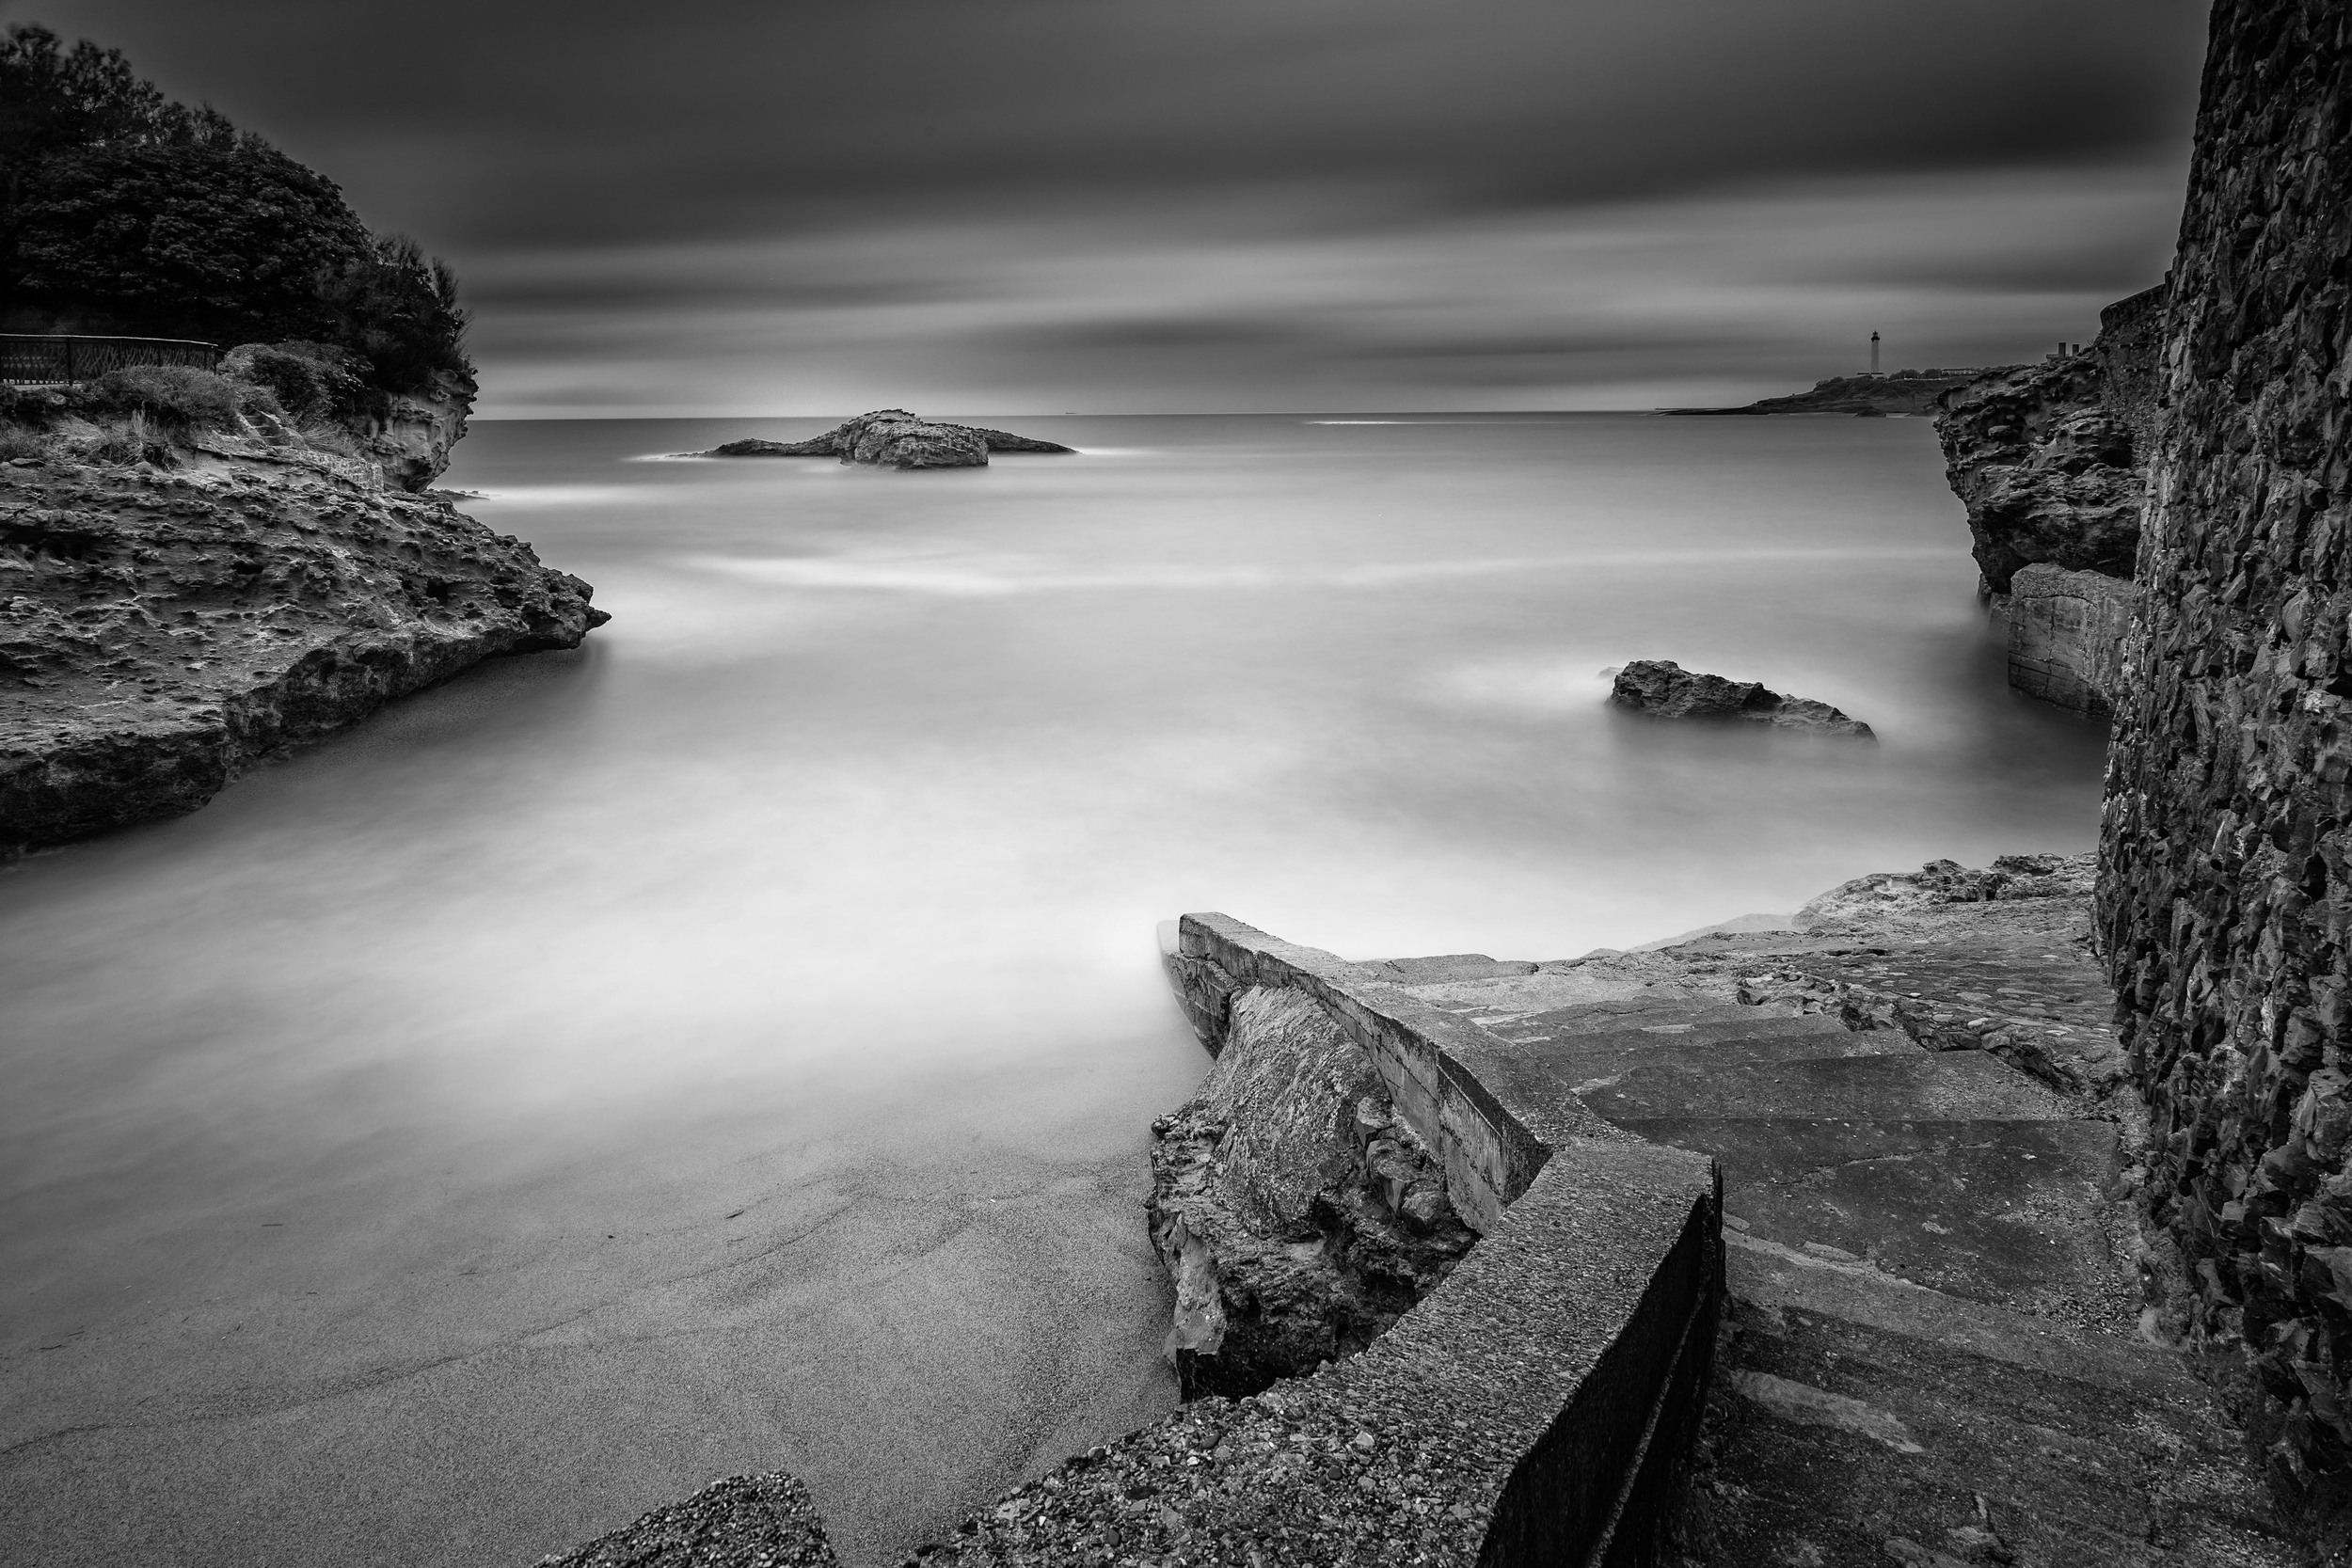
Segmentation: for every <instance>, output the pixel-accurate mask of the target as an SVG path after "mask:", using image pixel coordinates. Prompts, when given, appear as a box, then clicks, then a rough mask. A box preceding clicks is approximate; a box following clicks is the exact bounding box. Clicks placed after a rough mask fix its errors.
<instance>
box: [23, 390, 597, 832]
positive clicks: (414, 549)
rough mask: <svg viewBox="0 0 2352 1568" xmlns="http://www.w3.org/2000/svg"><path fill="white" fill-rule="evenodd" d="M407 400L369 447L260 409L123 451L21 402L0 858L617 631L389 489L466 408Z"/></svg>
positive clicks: (416, 472) (427, 507) (434, 456)
mask: <svg viewBox="0 0 2352 1568" xmlns="http://www.w3.org/2000/svg"><path fill="white" fill-rule="evenodd" d="M212 379H213V380H215V381H224V380H225V378H219V377H215V378H212ZM19 401H20V404H21V403H22V402H23V400H21V399H20V400H19ZM409 401H410V402H411V403H414V404H416V407H414V408H412V409H409V410H408V411H407V414H406V415H405V416H403V417H402V419H400V420H395V421H393V422H389V423H384V424H382V425H381V427H380V428H373V429H370V430H367V431H364V432H361V433H359V434H360V435H361V436H365V437H366V440H367V442H369V443H372V444H362V445H358V446H356V447H355V446H354V444H353V442H352V440H351V439H350V438H349V435H348V433H343V432H330V433H328V437H327V438H326V440H325V441H324V442H323V443H321V442H313V441H310V440H307V439H305V438H303V436H301V434H300V433H298V432H296V431H294V430H293V429H291V428H289V427H288V425H287V424H286V422H285V421H284V420H282V419H281V418H279V417H278V415H277V414H275V413H274V412H270V411H267V410H259V411H257V413H258V417H257V414H256V413H247V412H243V411H234V412H228V413H224V414H222V415H221V416H219V417H218V418H217V419H215V420H213V421H211V422H209V423H206V424H204V425H202V426H200V427H191V426H181V427H176V428H175V427H174V426H172V425H170V424H167V423H163V422H160V421H159V422H157V423H154V424H144V423H142V422H140V421H133V423H132V426H129V427H126V428H137V429H139V430H140V431H141V432H142V434H141V436H140V437H139V439H138V440H137V441H136V442H135V443H134V449H135V450H126V451H115V450H114V448H116V447H119V446H120V445H121V435H120V433H119V432H117V433H114V434H111V435H110V434H108V433H107V432H105V431H104V430H102V429H100V428H98V427H96V426H93V425H91V424H90V423H89V422H88V421H87V420H83V419H79V418H78V417H77V416H76V415H75V414H74V413H73V412H72V410H71V409H70V408H68V409H66V410H63V411H58V410H56V409H55V408H53V407H51V406H50V405H48V404H42V403H40V402H35V403H34V404H32V417H33V418H34V419H36V420H38V419H40V416H41V415H42V414H43V413H47V414H48V417H49V418H48V426H47V428H46V429H44V428H43V427H42V426H41V425H40V424H38V423H36V424H33V425H31V426H30V427H29V429H30V430H31V431H32V432H33V433H34V434H32V435H29V436H26V435H20V436H19V437H18V445H19V448H20V450H22V449H23V448H24V447H28V446H29V447H31V448H32V449H33V454H31V455H24V456H18V457H13V458H10V459H8V460H7V461H6V462H0V692H4V693H5V702H4V703H0V858H6V857H8V856H13V855H19V854H22V853H24V852H25V851H26V850H28V849H34V848H40V847H44V846H48V845H54V844H60V843H64V842H67V841H69V840H72V839H76V838H82V837H87V835H89V834H92V833H97V832H104V831H106V830H108V829H111V828H119V827H122V826H126V825H128V824H130V823H134V822H140V821H146V820H149V819H151V818H155V817H161V816H178V815H181V814H183V813H185V812H190V811H194V810H196V809H197V808H199V807H200V806H202V805H203V804H204V803H205V802H206V801H207V800H211V799H212V798H213V797H214V796H215V795H216V794H218V793H219V792H220V791H221V790H222V789H223V788H225V787H227V786H228V784H230V782H232V781H233V780H234V779H235V778H236V777H237V776H238V775H239V774H240V773H241V772H243V771H245V770H246V769H247V768H251V767H253V766H254V765H255V764H256V763H258V762H261V761H262V760H264V759H266V758H268V757H271V756H273V755H277V754H278V753H280V752H284V751H285V750H287V749H288V748H290V747H293V746H296V745H299V744H301V743H302V742H304V741H308V740H313V739H316V738H318V737H319V736H325V735H327V734H329V733H331V732H333V731H335V730H338V729H342V728H343V727H345V726H347V725H350V724H352V723H355V722H357V721H359V720H361V719H364V718H366V717H367V716H368V715H369V714H371V713H373V712H374V711H376V709H378V708H380V707H382V706H383V705H385V704H386V703H388V702H389V701H391V700H392V699H394V698H396V697H399V696H402V695H405V694H406V693H408V692H412V691H416V690H419V689H422V688H424V687H427V686H431V685H434V684H435V683H437V682H439V681H443V680H447V679H448V678H449V677H451V676H452V675H454V674H456V673H459V672H460V671H463V670H465V669H467V668H469V666H471V665H474V664H477V663H479V662H481V661H482V660H483V659H485V658H490V657H497V656H500V655H503V654H523V653H532V652H538V651H541V650H548V649H562V648H574V647H578V646H579V645H580V640H581V638H583V637H584V636H586V635H587V633H588V632H589V630H590V629H592V628H593V627H595V626H600V625H602V624H603V623H604V622H605V620H607V619H608V617H607V615H606V614H605V612H604V611H603V610H597V609H596V608H595V607H594V606H593V605H592V604H591V603H590V602H589V600H590V595H591V592H592V591H591V590H590V588H589V586H588V584H586V583H584V582H582V581H580V579H579V578H575V577H572V576H570V575H569V574H567V573H564V572H559V571H556V570H553V569H552V568H549V567H548V566H546V565H543V564H542V563H541V562H540V561H539V559H538V557H537V556H536V555H535V554H533V553H532V548H531V546H529V545H526V544H524V543H523V542H522V541H521V540H519V539H516V538H513V537H511V536H507V535H502V534H499V533H495V532H493V531H490V530H489V529H487V528H485V527H484V526H483V525H481V524H480V523H478V522H475V521H474V520H473V519H472V518H470V517H469V516H467V515H465V514H464V513H462V512H459V511H457V510H456V509H455V508H454V507H453V505H451V504H450V500H449V499H448V498H446V497H442V496H438V495H435V494H432V493H430V492H426V493H421V494H420V493H414V491H413V490H412V489H411V488H408V487H404V486H415V487H421V486H422V485H423V484H425V483H430V482H431V481H432V480H433V479H435V478H437V477H438V476H439V474H440V472H441V470H442V467H443V466H444V465H445V464H446V462H447V459H448V451H449V446H450V444H451V442H452V441H453V439H454V437H455V434H457V433H462V431H463V427H464V417H465V407H464V402H463V400H462V398H460V397H457V396H456V395H455V389H453V397H452V399H451V400H449V401H446V402H440V403H430V404H428V403H427V402H425V401H422V400H413V399H412V400H409ZM17 411H18V413H19V416H20V418H23V417H24V409H23V408H22V407H21V406H20V407H19V409H18V410H17ZM27 428H28V427H26V426H20V427H19V429H20V431H24V430H25V429H27ZM354 451H361V452H367V453H370V454H372V455H373V456H374V457H380V458H387V459H389V460H391V463H392V469H391V472H390V474H389V476H388V472H387V468H386V467H385V465H384V464H383V463H380V462H376V461H372V460H370V458H369V457H367V456H356V455H354Z"/></svg>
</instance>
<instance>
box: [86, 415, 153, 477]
mask: <svg viewBox="0 0 2352 1568" xmlns="http://www.w3.org/2000/svg"><path fill="white" fill-rule="evenodd" d="M83 455H84V456H86V457H87V458H88V459H89V460H90V461H91V462H93V463H119V464H125V465H128V464H132V463H140V462H146V463H152V464H154V465H155V466H156V467H159V468H167V467H170V466H171V463H172V456H171V448H170V447H169V446H167V445H166V444H165V443H164V442H162V441H159V440H157V439H156V438H155V432H154V431H153V430H152V429H151V427H150V426H149V425H148V422H147V416H146V415H145V414H144V413H143V412H140V411H138V410H133V411H132V414H131V417H130V418H129V419H127V420H123V421H122V422H121V423H120V424H116V425H108V426H106V427H104V428H103V429H102V430H101V431H100V432H99V436H98V439H96V440H95V441H92V442H91V443H90V444H89V445H88V446H87V447H85V448H84V449H83Z"/></svg>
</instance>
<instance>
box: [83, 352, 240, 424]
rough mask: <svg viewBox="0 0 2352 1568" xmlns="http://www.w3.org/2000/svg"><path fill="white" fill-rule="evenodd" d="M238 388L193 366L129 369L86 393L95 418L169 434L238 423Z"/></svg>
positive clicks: (101, 379) (107, 377)
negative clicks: (149, 424) (125, 419)
mask: <svg viewBox="0 0 2352 1568" xmlns="http://www.w3.org/2000/svg"><path fill="white" fill-rule="evenodd" d="M238 390H239V388H238V387H237V384H236V383H235V382H233V381H231V380H230V379H229V378H228V377H227V376H225V375H221V374H218V373H216V372H213V371H199V370H198V369H197V368H196V367H195V366H193V365H127V366H125V367H123V368H122V369H121V370H119V371H108V372H106V373H105V374H104V375H102V376H100V377H99V378H98V379H97V380H95V381H93V382H90V383H89V384H88V385H87V386H86V387H84V388H82V389H81V396H80V398H79V400H78V401H79V402H80V403H81V404H82V406H83V407H84V408H86V409H88V410H90V411H91V412H93V413H107V414H129V415H131V416H132V417H133V418H134V419H138V420H152V421H153V422H154V423H155V424H156V425H158V426H160V427H161V428H163V429H165V430H167V431H199V430H223V429H227V428H229V427H230V426H233V425H234V424H235V423H236V422H237V394H238Z"/></svg>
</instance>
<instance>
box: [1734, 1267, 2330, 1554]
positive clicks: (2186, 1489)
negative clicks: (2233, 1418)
mask: <svg viewBox="0 0 2352 1568" xmlns="http://www.w3.org/2000/svg"><path fill="white" fill-rule="evenodd" d="M1728 1250H1729V1253H1730V1261H1729V1273H1730V1275H1731V1284H1732V1293H1733V1297H1734V1300H1735V1302H1736V1303H1737V1307H1736V1311H1735V1324H1736V1327H1735V1330H1734V1335H1733V1338H1732V1339H1731V1344H1730V1354H1729V1356H1728V1357H1727V1364H1726V1365H1725V1366H1724V1368H1723V1369H1722V1373H1721V1378H1720V1382H1719V1385H1718V1388H1717V1391H1716V1403H1717V1407H1718V1414H1719V1417H1720V1419H1719V1421H1718V1423H1717V1437H1716V1452H1715V1454H1714V1456H1713V1459H1714V1467H1713V1473H1712V1475H1711V1476H1708V1477H1706V1478H1704V1479H1703V1480H1702V1481H1701V1483H1700V1486H1699V1488H1698V1495H1697V1496H1696V1497H1694V1499H1693V1507H1692V1516H1693V1522H1694V1528H1693V1529H1692V1534H1694V1535H1696V1536H1698V1537H1700V1540H1698V1541H1695V1542H1693V1543H1692V1544H1699V1545H1701V1546H1702V1547H1703V1549H1704V1550H1705V1552H1706V1559H1705V1560H1708V1561H1709V1562H1710V1563H1719V1564H1724V1565H1730V1564H1735V1563H1737V1564H1745V1563H1749V1562H1783V1561H1800V1560H1802V1561H1807V1562H1817V1563H1820V1564H1821V1565H1823V1568H1847V1565H1849V1564H1851V1565H1853V1568H1860V1565H1862V1564H1865V1563H1868V1564H1873V1565H1877V1564H1883V1563H1886V1562H1889V1561H1894V1562H1903V1563H1915V1564H1922V1565H1933V1568H1946V1565H1947V1563H1953V1564H1971V1563H1985V1562H2008V1563H2010V1564H2013V1565H2015V1568H2073V1565H2075V1564H2083V1565H2108V1564H2113V1565H2116V1568H2122V1565H2126V1564H2142V1563H2145V1564H2178V1565H2180V1568H2191V1565H2194V1568H2208V1565H2212V1568H2219V1565H2223V1564H2246V1565H2249V1568H2250V1565H2256V1564H2260V1565H2266V1568H2274V1565H2275V1568H2286V1565H2288V1564H2291V1563H2294V1562H2296V1561H2297V1560H2298V1559H2297V1557H2296V1554H2295V1552H2294V1551H2293V1550H2292V1549H2291V1548H2290V1547H2289V1546H2288V1545H2287V1544H2286V1543H2285V1542H2284V1540H2283V1539H2282V1538H2281V1537H2280V1535H2279V1534H2278V1533H2277V1532H2276V1531H2275V1530H2274V1529H2273V1528H2271V1526H2270V1523H2269V1521H2268V1519H2267V1517H2266V1515H2265V1512H2264V1510H2263V1507H2262V1503H2263V1494H2262V1491H2261V1488H2260V1487H2259V1486H2258V1485H2249V1481H2252V1480H2253V1478H2252V1477H2250V1476H2249V1472H2248V1470H2247V1468H2246V1465H2245V1464H2244V1462H2243V1460H2242V1458H2241V1457H2240V1455H2239V1452H2238V1449H2237V1445H2236V1441H2235V1433H2233V1431H2232V1430H2231V1429H2230V1428H2229V1426H2228V1423H2227V1422H2226V1421H2225V1420H2223V1419H2221V1418H2220V1413H2219V1412H2218V1411H2217V1409H2216V1408H2215V1407H2214V1406H2213V1403H2212V1402H2211V1397H2210V1395H2209V1394H2208V1392H2207V1391H2206V1390H2205V1389H2204V1388H2203V1387H2202V1386H2200V1385H2199V1384H2198V1383H2197V1382H2196V1381H2195V1380H2194V1379H2193V1378H2191V1377H2190V1376H2189V1375H2188V1373H2187V1372H2186V1371H2185V1370H2184V1369H2183V1368H2182V1366H2181V1365H2180V1363H2179V1361H2178V1359H2177V1358H2176V1357H2174V1356H2172V1355H2170V1354H2168V1353H2165V1352H2163V1351H2159V1350H2156V1349H2154V1348H2153V1347H2149V1346H2143V1345H2138V1344H2136V1343H2134V1342H2132V1341H2129V1340H2122V1339H2107V1338H2101V1337H2099V1336H2096V1335H2090V1334H2085V1333H2082V1332H2080V1331H2076V1330H2070V1329H2068V1328H2066V1327H2064V1326H2062V1325H2059V1324H2055V1323H2045V1322H2042V1321H2038V1320H2035V1319H2032V1318H2027V1317H2024V1316H2022V1315H2020V1314H2017V1313H2013V1312H2009V1311H2005V1310H2002V1309H2000V1308H1998V1307H1987V1306H1984V1305H1982V1304H1979V1303H1973V1302H1966V1301H1960V1300H1957V1299H1955V1298H1952V1297H1949V1296H1947V1295H1945V1294H1943V1293H1942V1292H1940V1291H1930V1290H1925V1289H1922V1288H1920V1287H1917V1286H1914V1285H1909V1284H1906V1283H1904V1282H1901V1281H1899V1280H1891V1279H1887V1278H1884V1277H1883V1276H1879V1275H1875V1273H1874V1271H1871V1270H1869V1269H1867V1268H1865V1267H1857V1266H1854V1265H1851V1264H1846V1265H1841V1264H1837V1263H1835V1262H1831V1261H1827V1260H1823V1259H1815V1258H1810V1257H1807V1256H1805V1255H1804V1254H1800V1253H1792V1252H1789V1251H1788V1249H1785V1248H1776V1247H1772V1246H1771V1245H1770V1243H1755V1242H1747V1241H1743V1240H1739V1239H1735V1240H1734V1242H1733V1244H1732V1245H1731V1247H1730V1248H1729V1249H1728ZM2249 1505H2250V1506H2249Z"/></svg>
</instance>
